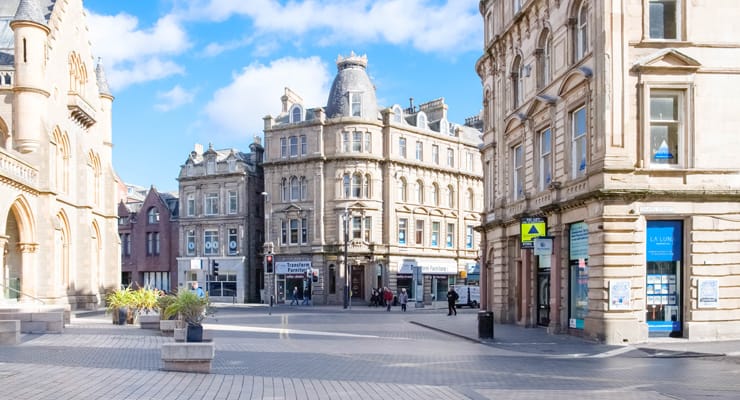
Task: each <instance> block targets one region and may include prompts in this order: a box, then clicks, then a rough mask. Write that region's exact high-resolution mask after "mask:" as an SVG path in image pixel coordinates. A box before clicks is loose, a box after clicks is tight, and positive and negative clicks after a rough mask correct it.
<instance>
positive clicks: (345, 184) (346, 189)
mask: <svg viewBox="0 0 740 400" xmlns="http://www.w3.org/2000/svg"><path fill="white" fill-rule="evenodd" d="M349 180H350V179H349V174H344V176H343V177H342V191H343V192H344V198H345V199H349V194H350V187H349Z"/></svg>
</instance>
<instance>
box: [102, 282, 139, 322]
mask: <svg viewBox="0 0 740 400" xmlns="http://www.w3.org/2000/svg"><path fill="white" fill-rule="evenodd" d="M133 293H134V292H133V290H131V288H130V287H128V286H127V287H125V288H123V289H118V290H114V291H112V292H110V293H108V295H107V296H105V304H106V313H108V314H112V315H113V323H114V324H120V325H123V324H125V323H126V322H127V320H128V315H129V311H130V310H131V309H132V308H133V307H134V294H133Z"/></svg>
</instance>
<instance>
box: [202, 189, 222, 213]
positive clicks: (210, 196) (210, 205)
mask: <svg viewBox="0 0 740 400" xmlns="http://www.w3.org/2000/svg"><path fill="white" fill-rule="evenodd" d="M220 201H221V198H220V196H219V194H218V192H208V193H206V194H205V195H204V202H203V203H204V204H203V214H204V215H218V209H219V207H218V206H219V204H218V203H219V202H220Z"/></svg>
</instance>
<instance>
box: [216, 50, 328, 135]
mask: <svg viewBox="0 0 740 400" xmlns="http://www.w3.org/2000/svg"><path fill="white" fill-rule="evenodd" d="M332 78H333V75H330V73H329V70H328V68H327V66H326V64H324V63H322V62H321V60H320V59H319V58H318V57H310V58H281V59H278V60H275V61H272V62H271V63H270V64H269V65H264V64H260V63H254V64H251V65H249V66H247V67H245V68H244V69H243V70H242V71H241V72H240V73H238V74H236V75H234V77H233V80H232V82H231V84H230V85H228V86H226V87H223V88H221V89H219V90H217V91H216V92H215V94H214V96H213V99H211V101H210V102H209V103H208V104H207V105H206V106H205V113H206V115H207V117H208V119H209V120H210V121H209V122H210V123H212V124H213V125H214V127H215V128H219V129H221V130H222V132H223V134H225V135H228V136H232V137H235V136H238V137H252V135H254V134H256V133H260V132H262V128H263V126H262V117H264V116H266V115H273V116H275V115H277V114H278V113H279V112H280V111H281V105H280V96H282V95H283V93H284V88H285V87H286V86H287V87H289V88H290V89H291V90H293V91H294V92H296V93H297V94H298V95H299V96H301V97H302V98H303V100H304V106H306V107H307V108H313V107H322V106H324V105H325V104H324V103H326V96H327V94H328V93H329V83H330V79H332ZM214 130H215V129H214Z"/></svg>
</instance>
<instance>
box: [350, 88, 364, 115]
mask: <svg viewBox="0 0 740 400" xmlns="http://www.w3.org/2000/svg"><path fill="white" fill-rule="evenodd" d="M349 116H350V117H359V118H362V116H363V115H362V92H352V91H350V92H349Z"/></svg>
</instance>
